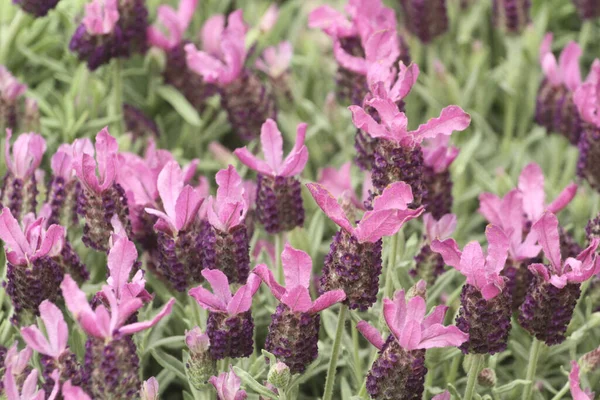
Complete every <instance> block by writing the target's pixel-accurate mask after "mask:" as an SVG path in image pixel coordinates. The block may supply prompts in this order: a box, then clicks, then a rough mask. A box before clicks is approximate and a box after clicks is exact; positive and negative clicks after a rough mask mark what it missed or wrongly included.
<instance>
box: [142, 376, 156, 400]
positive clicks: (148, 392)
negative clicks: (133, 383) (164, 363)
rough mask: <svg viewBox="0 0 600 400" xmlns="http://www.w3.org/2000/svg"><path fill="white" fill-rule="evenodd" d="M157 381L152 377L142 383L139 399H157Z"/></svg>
mask: <svg viewBox="0 0 600 400" xmlns="http://www.w3.org/2000/svg"><path fill="white" fill-rule="evenodd" d="M158 394H159V392H158V381H157V380H156V378H155V377H152V378H150V379H148V380H146V381H144V382H143V383H142V388H141V389H140V400H158Z"/></svg>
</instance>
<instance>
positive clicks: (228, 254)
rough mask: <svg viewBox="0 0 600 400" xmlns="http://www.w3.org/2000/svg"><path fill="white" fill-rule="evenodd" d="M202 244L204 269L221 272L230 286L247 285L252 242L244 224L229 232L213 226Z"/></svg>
mask: <svg viewBox="0 0 600 400" xmlns="http://www.w3.org/2000/svg"><path fill="white" fill-rule="evenodd" d="M202 243H203V245H202V251H203V252H204V268H208V269H218V270H220V271H221V272H223V273H224V274H225V276H227V279H228V280H229V283H230V284H231V283H240V284H245V283H246V280H247V279H248V274H249V273H250V240H249V238H248V231H247V229H246V226H245V225H244V224H240V225H237V226H235V227H233V228H231V229H230V230H229V232H222V231H220V230H218V229H216V228H214V227H212V226H211V227H210V228H209V229H208V231H207V234H206V236H205V237H204V241H203V242H202Z"/></svg>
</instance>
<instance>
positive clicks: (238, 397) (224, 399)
mask: <svg viewBox="0 0 600 400" xmlns="http://www.w3.org/2000/svg"><path fill="white" fill-rule="evenodd" d="M209 382H210V384H211V385H213V386H214V387H215V390H216V391H217V397H218V400H245V399H246V398H247V397H248V395H247V394H246V391H245V390H240V387H241V386H242V380H241V379H240V378H239V377H238V376H237V375H236V374H235V373H234V372H233V368H231V367H230V371H229V372H222V373H220V374H219V376H213V377H211V378H210V379H209Z"/></svg>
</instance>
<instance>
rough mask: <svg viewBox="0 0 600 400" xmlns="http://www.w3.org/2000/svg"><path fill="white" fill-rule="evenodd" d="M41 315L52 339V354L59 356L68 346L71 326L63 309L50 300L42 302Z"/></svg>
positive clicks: (49, 337)
mask: <svg viewBox="0 0 600 400" xmlns="http://www.w3.org/2000/svg"><path fill="white" fill-rule="evenodd" d="M40 315H41V317H42V321H44V326H45V327H46V333H47V334H48V339H49V341H50V343H49V344H50V348H51V349H52V354H50V355H51V356H53V357H55V358H58V356H59V355H60V354H61V353H62V352H63V351H65V349H66V348H67V341H68V340H69V328H68V326H67V323H66V322H65V319H64V317H63V314H62V311H60V309H59V308H58V307H57V306H55V305H54V304H52V303H51V302H50V301H48V300H44V301H42V303H41V304H40Z"/></svg>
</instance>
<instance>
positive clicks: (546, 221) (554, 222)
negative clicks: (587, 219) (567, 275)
mask: <svg viewBox="0 0 600 400" xmlns="http://www.w3.org/2000/svg"><path fill="white" fill-rule="evenodd" d="M531 230H532V231H534V232H536V234H537V235H538V242H539V243H540V245H541V246H542V249H544V254H545V255H546V258H548V260H550V263H552V265H553V266H554V268H555V270H556V271H557V272H561V271H562V261H561V255H560V238H559V234H558V219H557V218H556V216H555V215H554V214H552V213H544V215H543V216H542V217H541V218H540V219H539V220H538V221H537V222H536V223H535V224H533V226H532V227H531Z"/></svg>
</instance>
